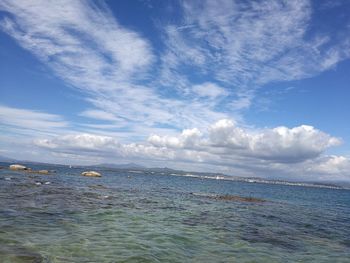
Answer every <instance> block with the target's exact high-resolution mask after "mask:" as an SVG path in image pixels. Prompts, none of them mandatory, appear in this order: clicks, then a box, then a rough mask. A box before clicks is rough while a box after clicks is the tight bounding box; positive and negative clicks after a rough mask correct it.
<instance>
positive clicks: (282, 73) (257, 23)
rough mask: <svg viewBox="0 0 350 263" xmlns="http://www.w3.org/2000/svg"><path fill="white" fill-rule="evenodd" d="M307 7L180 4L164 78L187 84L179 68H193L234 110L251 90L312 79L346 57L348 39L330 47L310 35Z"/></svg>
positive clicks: (247, 102)
mask: <svg viewBox="0 0 350 263" xmlns="http://www.w3.org/2000/svg"><path fill="white" fill-rule="evenodd" d="M311 8H312V7H311V4H310V3H309V1H289V2H281V1H275V0H271V1H263V2H256V1H253V2H252V1H250V2H247V1H229V0H222V1H184V2H183V10H184V14H183V20H182V24H180V25H174V24H173V25H169V26H168V27H167V28H166V30H165V35H166V44H167V47H168V49H167V50H166V52H165V53H164V55H163V70H162V72H163V77H164V79H165V81H168V82H169V83H171V84H170V85H173V82H176V81H177V78H178V77H177V76H179V75H180V76H182V79H183V80H184V81H185V82H186V81H187V80H188V77H189V76H188V74H186V73H187V72H186V71H185V70H183V68H186V67H184V65H186V66H187V67H193V68H196V70H197V71H196V72H197V74H199V75H201V77H202V78H204V79H207V80H213V78H214V79H215V80H216V81H218V82H221V83H222V85H223V86H224V87H226V88H227V89H228V90H229V91H231V94H232V95H233V97H234V102H233V104H234V105H236V106H235V108H237V109H238V110H239V109H242V108H247V107H249V106H250V101H251V100H252V99H253V98H254V90H255V89H257V88H260V87H262V86H264V85H265V84H267V83H271V82H278V81H290V80H297V79H302V78H306V77H310V76H314V75H316V74H318V73H320V72H323V71H325V70H327V69H330V68H332V67H333V66H335V65H336V64H337V63H338V62H339V61H341V60H344V59H346V58H348V57H349V56H350V52H349V46H350V45H349V38H347V39H343V40H342V41H340V42H338V43H336V44H335V43H333V42H332V41H331V38H329V37H327V36H325V35H322V34H320V35H313V36H311V35H310V34H309V32H308V28H309V25H310V23H311V14H312V9H311ZM173 71H174V72H176V74H174V76H176V79H174V81H173V82H171V81H169V75H170V73H169V72H173ZM190 74H192V73H190ZM179 88H182V89H183V92H185V93H187V92H188V89H189V87H188V86H184V87H182V86H180V87H179Z"/></svg>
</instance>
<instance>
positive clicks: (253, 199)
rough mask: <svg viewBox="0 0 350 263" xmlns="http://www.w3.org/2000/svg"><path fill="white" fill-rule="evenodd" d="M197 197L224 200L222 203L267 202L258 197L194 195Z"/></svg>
mask: <svg viewBox="0 0 350 263" xmlns="http://www.w3.org/2000/svg"><path fill="white" fill-rule="evenodd" d="M192 194H193V195H195V196H201V197H206V198H209V199H215V200H222V201H235V202H249V203H263V202H266V200H264V199H261V198H256V197H245V196H238V195H213V194H202V193H192Z"/></svg>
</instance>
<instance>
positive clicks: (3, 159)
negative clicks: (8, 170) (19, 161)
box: [0, 156, 16, 163]
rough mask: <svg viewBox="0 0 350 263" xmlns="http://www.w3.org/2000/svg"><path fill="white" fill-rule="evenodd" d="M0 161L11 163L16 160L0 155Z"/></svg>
mask: <svg viewBox="0 0 350 263" xmlns="http://www.w3.org/2000/svg"><path fill="white" fill-rule="evenodd" d="M0 162H4V163H12V162H16V160H15V159H12V158H8V157H5V156H0Z"/></svg>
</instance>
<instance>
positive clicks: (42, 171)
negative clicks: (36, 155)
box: [37, 170, 50, 174]
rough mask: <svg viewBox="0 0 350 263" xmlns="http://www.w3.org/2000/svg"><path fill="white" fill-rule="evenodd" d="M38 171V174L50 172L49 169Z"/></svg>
mask: <svg viewBox="0 0 350 263" xmlns="http://www.w3.org/2000/svg"><path fill="white" fill-rule="evenodd" d="M37 173H38V174H50V172H49V171H48V170H39V171H38V172H37Z"/></svg>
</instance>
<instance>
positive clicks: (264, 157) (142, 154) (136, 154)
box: [35, 119, 350, 179]
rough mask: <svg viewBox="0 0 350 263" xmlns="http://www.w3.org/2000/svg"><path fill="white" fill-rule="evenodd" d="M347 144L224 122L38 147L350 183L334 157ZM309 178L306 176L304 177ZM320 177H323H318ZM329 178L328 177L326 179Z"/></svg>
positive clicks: (317, 134) (304, 132) (303, 129)
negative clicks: (333, 150) (131, 138)
mask: <svg viewBox="0 0 350 263" xmlns="http://www.w3.org/2000/svg"><path fill="white" fill-rule="evenodd" d="M340 143H341V140H340V139H338V138H335V137H332V136H330V135H329V134H326V133H324V132H322V131H320V130H317V129H315V128H314V127H311V126H306V125H302V126H298V127H294V128H287V127H276V128H272V129H263V130H247V129H245V128H242V127H239V126H238V125H237V124H236V123H234V122H233V121H232V120H228V119H223V120H220V121H218V122H216V123H214V124H212V125H210V126H209V127H208V128H207V129H206V130H204V131H200V130H199V129H197V128H193V129H186V130H184V131H183V132H182V133H180V134H178V135H177V136H167V135H163V136H161V135H156V134H153V135H151V136H150V137H149V138H148V140H147V141H144V142H140V143H129V144H126V143H120V142H118V141H117V140H115V139H114V138H113V137H109V136H101V135H93V134H74V135H64V136H58V137H53V138H50V139H40V140H36V141H35V144H36V146H38V147H41V148H45V149H48V150H50V151H53V152H57V153H71V154H74V153H80V154H81V153H85V154H87V155H89V156H90V155H91V154H92V155H95V154H97V156H98V155H100V156H105V155H106V156H107V155H108V156H110V157H114V158H117V157H118V158H120V157H122V158H127V159H129V160H130V159H133V160H144V161H145V160H151V161H156V160H158V161H164V162H172V164H173V165H174V164H176V163H180V162H181V163H189V164H194V165H197V166H198V165H199V164H200V166H201V168H202V170H203V169H205V168H206V167H217V169H218V167H220V169H226V171H229V172H230V173H231V174H232V173H234V174H235V175H250V176H256V175H260V176H266V175H267V174H269V175H271V174H275V175H278V176H280V177H281V176H282V177H283V176H284V175H285V176H293V177H294V178H295V177H301V178H300V179H309V178H310V176H313V177H312V178H328V179H329V178H332V177H333V179H334V178H338V179H339V178H342V177H344V178H347V176H348V168H349V167H350V166H349V164H350V160H349V159H348V158H346V157H343V156H328V155H327V154H326V151H327V149H328V148H330V147H333V146H336V145H339V144H340ZM303 176H304V177H303ZM317 176H318V177H317ZM325 176H326V177H325Z"/></svg>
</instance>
